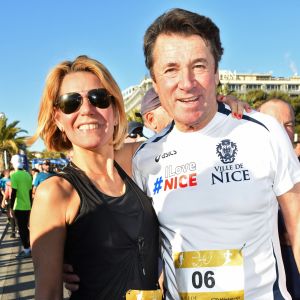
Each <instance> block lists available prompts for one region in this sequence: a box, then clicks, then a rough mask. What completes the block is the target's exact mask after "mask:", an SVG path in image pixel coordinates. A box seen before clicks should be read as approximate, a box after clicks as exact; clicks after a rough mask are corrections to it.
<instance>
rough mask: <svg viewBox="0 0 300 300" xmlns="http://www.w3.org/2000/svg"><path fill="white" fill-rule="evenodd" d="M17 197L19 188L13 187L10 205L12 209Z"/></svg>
mask: <svg viewBox="0 0 300 300" xmlns="http://www.w3.org/2000/svg"><path fill="white" fill-rule="evenodd" d="M16 197H17V190H16V189H14V188H12V189H11V196H10V207H11V208H12V209H13V208H14V204H15V200H16Z"/></svg>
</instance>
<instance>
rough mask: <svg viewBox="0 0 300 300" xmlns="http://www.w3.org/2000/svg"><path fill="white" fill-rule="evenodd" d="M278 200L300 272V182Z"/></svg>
mask: <svg viewBox="0 0 300 300" xmlns="http://www.w3.org/2000/svg"><path fill="white" fill-rule="evenodd" d="M277 199H278V202H279V205H280V209H281V212H282V214H283V218H284V223H285V226H286V229H287V232H288V235H289V239H290V241H291V246H292V249H293V253H294V257H295V261H296V264H297V267H298V271H299V272H300V182H298V183H296V184H295V185H294V187H293V188H292V189H291V190H289V191H288V192H287V193H285V194H283V195H281V196H279V197H277Z"/></svg>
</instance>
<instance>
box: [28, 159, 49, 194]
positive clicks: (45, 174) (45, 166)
mask: <svg viewBox="0 0 300 300" xmlns="http://www.w3.org/2000/svg"><path fill="white" fill-rule="evenodd" d="M52 175H53V172H51V171H50V161H49V160H48V159H45V160H43V162H42V171H41V172H39V173H37V175H36V177H35V180H34V182H33V189H32V197H33V198H34V194H35V191H36V188H37V187H38V185H39V184H40V183H41V182H43V181H44V180H46V179H47V178H49V177H51V176H52Z"/></svg>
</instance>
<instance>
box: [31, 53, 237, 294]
mask: <svg viewBox="0 0 300 300" xmlns="http://www.w3.org/2000/svg"><path fill="white" fill-rule="evenodd" d="M232 102H233V104H232V105H233V106H236V101H232ZM238 110H240V107H238V108H237V110H235V112H236V111H238ZM126 124H127V121H126V116H125V111H124V105H123V100H122V95H121V92H120V90H119V88H118V86H117V84H116V82H115V81H114V79H113V77H112V76H111V74H110V73H109V71H108V70H107V69H106V68H105V67H104V66H103V65H102V64H101V63H100V62H98V61H96V60H94V59H91V58H88V57H87V56H79V57H78V58H76V59H75V60H74V61H73V62H71V61H65V62H62V63H61V64H58V65H57V66H56V67H55V68H54V69H53V70H52V71H51V72H50V74H49V76H48V78H47V81H46V86H45V89H44V93H43V96H42V102H41V107H40V113H39V121H38V129H37V132H36V134H35V136H34V137H33V138H32V140H31V143H32V142H33V141H35V140H36V139H37V138H38V137H41V138H42V139H43V140H44V142H45V144H46V147H47V148H48V149H50V150H55V151H68V150H71V149H72V162H71V163H70V164H69V165H68V166H67V167H66V168H64V170H63V171H62V172H60V173H58V174H56V175H54V176H52V177H51V178H49V179H47V180H46V181H44V182H43V183H41V184H40V186H39V187H38V189H37V192H36V196H35V200H34V203H33V208H32V212H31V220H30V236H31V246H32V257H33V263H34V268H35V276H36V299H43V300H47V299H51V300H53V299H61V298H62V265H63V262H64V261H65V262H67V263H69V264H71V265H72V266H73V269H74V272H75V273H76V274H78V275H79V277H80V287H79V289H78V290H77V291H76V292H74V293H73V294H72V296H71V299H161V292H160V290H158V285H157V280H158V272H157V258H158V223H157V219H156V215H155V212H154V210H153V208H152V205H151V201H150V199H149V198H148V197H147V196H146V195H145V194H143V193H142V191H141V190H140V189H139V188H138V187H137V186H136V185H135V183H134V182H133V181H132V180H131V179H130V177H129V176H130V175H131V158H132V155H133V153H134V150H135V147H137V145H136V144H134V143H130V144H125V145H124V146H123V147H122V148H121V146H122V143H123V140H124V138H125V136H126V128H127V126H126ZM116 150H119V151H116ZM116 160H117V161H118V163H117V162H116ZM120 165H121V166H122V168H121V167H120ZM127 174H129V176H128V175H127Z"/></svg>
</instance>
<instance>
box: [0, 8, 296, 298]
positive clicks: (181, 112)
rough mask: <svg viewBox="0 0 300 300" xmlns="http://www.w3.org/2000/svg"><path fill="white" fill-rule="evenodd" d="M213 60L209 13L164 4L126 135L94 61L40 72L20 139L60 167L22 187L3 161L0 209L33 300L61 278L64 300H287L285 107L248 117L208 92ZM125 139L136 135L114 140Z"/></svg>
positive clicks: (217, 51)
mask: <svg viewBox="0 0 300 300" xmlns="http://www.w3.org/2000/svg"><path fill="white" fill-rule="evenodd" d="M222 54H223V47H222V43H221V39H220V32H219V28H218V27H217V26H216V24H214V22H213V21H212V20H211V19H209V18H208V17H206V16H202V15H199V14H197V13H194V12H191V11H187V10H183V9H172V10H170V11H167V12H166V13H164V14H162V15H161V16H159V17H158V18H157V19H156V20H154V22H153V23H152V24H151V25H150V26H149V28H148V29H147V30H146V33H145V35H144V55H145V62H146V66H147V68H148V69H149V72H150V75H151V77H152V81H153V88H151V89H150V90H149V91H148V92H147V93H146V94H145V96H144V98H143V100H142V103H141V116H142V119H143V123H144V125H143V127H139V124H132V125H134V126H132V128H130V130H129V131H128V124H127V120H126V115H125V109H124V103H123V99H122V95H121V91H120V89H119V87H118V85H117V83H116V82H115V80H114V78H113V76H112V75H111V74H110V72H109V71H108V69H107V68H106V67H105V66H104V65H103V64H102V63H101V62H99V61H97V60H95V59H93V58H90V57H88V56H85V55H81V56H79V57H77V58H76V59H75V60H73V61H63V62H61V63H59V64H58V65H56V66H55V67H54V68H53V69H52V70H51V71H50V73H49V75H48V76H47V80H46V84H45V87H44V92H43V95H42V99H41V105H40V111H39V118H38V128H37V131H36V134H35V135H34V136H33V137H32V139H31V140H30V143H33V142H34V141H36V140H37V139H38V138H42V139H43V140H44V143H45V145H46V147H47V148H48V149H49V150H54V151H71V150H72V153H73V154H72V160H71V161H70V163H69V164H68V165H67V166H66V167H65V168H64V169H63V170H62V171H61V172H57V173H54V174H48V173H49V170H48V171H47V163H45V164H44V168H43V172H39V173H38V174H37V175H36V178H35V183H34V184H33V183H32V177H31V176H30V175H29V174H28V173H26V172H25V171H23V170H22V166H21V165H20V161H19V160H18V159H17V157H16V158H15V159H12V163H13V166H14V169H15V172H14V173H12V174H11V175H10V181H11V190H10V192H8V194H9V198H10V201H7V203H10V207H11V209H12V211H13V215H14V216H15V218H16V220H17V223H18V226H19V234H20V237H21V240H22V244H23V247H24V249H23V251H22V252H21V253H20V254H19V258H23V257H28V256H29V255H31V251H32V257H33V263H34V268H35V277H36V294H35V297H36V299H45V300H47V299H49V300H50V299H51V300H52V299H62V287H63V282H64V281H65V282H66V284H67V287H68V289H69V290H70V291H71V292H72V293H71V296H70V299H136V300H137V299H144V300H145V299H156V300H159V299H167V300H177V299H199V300H200V299H231V300H233V299H239V300H242V299H246V300H253V299H255V300H259V299H261V300H269V299H270V300H271V299H296V300H297V299H300V295H299V287H300V284H299V270H300V200H299V197H300V183H299V182H300V168H299V160H298V157H297V155H296V154H295V150H294V148H293V141H294V139H293V136H294V126H295V117H294V113H293V110H292V108H291V106H290V105H289V104H288V103H286V102H284V101H282V100H278V99H272V100H270V101H268V102H266V103H264V104H263V105H262V106H261V107H260V109H259V110H260V111H259V112H258V111H254V110H251V109H250V107H249V106H248V105H247V104H245V103H244V104H243V103H241V102H240V101H237V100H236V99H235V98H232V97H225V98H224V97H217V87H218V84H219V73H218V67H219V63H220V61H221V57H222ZM223 101H224V102H225V103H224V102H223ZM244 110H245V111H244ZM267 114H271V115H272V116H273V117H270V116H268V115H267ZM274 117H275V118H274ZM276 119H277V120H276ZM137 129H139V131H137ZM137 132H138V133H139V135H140V137H143V140H142V141H140V142H136V141H135V142H130V143H129V142H125V143H124V141H129V140H126V139H128V138H135V139H136V137H137V135H136V133H137ZM5 176H6V177H4V178H5V179H4V181H5V182H6V184H5V186H8V181H9V179H8V178H9V173H7V172H6V175H5ZM21 182H22V185H21ZM32 190H34V201H33V203H32V202H31V199H32ZM4 194H6V189H4ZM4 197H7V196H4ZM19 197H20V199H21V197H22V198H24V199H25V200H24V202H23V203H22V204H20V203H18V199H19ZM5 199H7V198H5ZM5 203H6V202H5ZM31 203H32V208H31ZM30 210H31V212H30ZM29 214H30V223H29V228H30V234H29V230H28V220H29ZM278 216H279V220H280V223H279V230H278ZM25 227H26V228H25ZM29 237H30V244H29ZM63 268H64V272H63ZM159 277H160V280H159Z"/></svg>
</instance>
